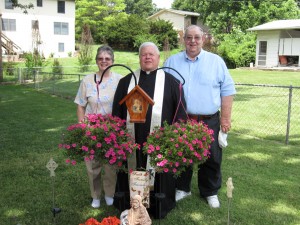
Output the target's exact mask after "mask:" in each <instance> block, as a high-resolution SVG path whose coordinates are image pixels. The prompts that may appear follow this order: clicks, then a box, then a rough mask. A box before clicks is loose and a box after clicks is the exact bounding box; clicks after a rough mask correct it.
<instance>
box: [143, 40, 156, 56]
mask: <svg viewBox="0 0 300 225" xmlns="http://www.w3.org/2000/svg"><path fill="white" fill-rule="evenodd" d="M147 46H152V47H153V48H154V49H155V51H156V52H157V54H158V55H160V52H159V49H158V47H157V46H156V44H154V43H153V42H144V43H142V44H141V46H140V48H139V55H141V51H142V49H143V48H145V47H147Z"/></svg>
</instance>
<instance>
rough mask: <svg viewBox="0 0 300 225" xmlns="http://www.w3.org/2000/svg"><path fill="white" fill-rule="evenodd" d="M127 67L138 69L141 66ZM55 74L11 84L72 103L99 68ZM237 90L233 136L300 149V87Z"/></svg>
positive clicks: (32, 74)
mask: <svg viewBox="0 0 300 225" xmlns="http://www.w3.org/2000/svg"><path fill="white" fill-rule="evenodd" d="M126 66H128V67H130V68H135V67H136V68H138V66H139V65H138V64H134V65H126ZM52 70H53V68H52V67H51V69H50V68H34V70H32V71H28V70H27V69H26V68H18V70H17V71H14V73H12V74H13V76H12V77H13V79H12V80H14V82H18V83H21V84H24V85H27V86H29V87H32V88H35V89H38V90H39V91H44V92H47V93H50V94H53V95H57V96H61V97H64V98H68V99H71V100H72V101H73V100H74V98H75V95H76V93H77V90H78V86H79V84H80V81H81V79H82V78H83V76H85V75H86V74H90V73H94V71H97V67H96V66H91V67H89V68H88V71H86V72H80V68H79V67H78V68H76V67H70V68H68V67H64V68H63V71H61V72H60V73H52ZM112 70H114V71H115V72H117V73H120V74H123V75H126V74H128V73H129V71H128V70H127V69H125V68H121V67H113V68H112ZM133 70H134V69H133ZM236 89H237V95H236V96H235V98H234V104H233V110H232V133H241V134H246V135H249V136H251V137H253V138H262V139H268V140H275V141H279V142H283V143H286V144H292V145H300V87H295V86H275V85H254V84H239V83H237V84H236Z"/></svg>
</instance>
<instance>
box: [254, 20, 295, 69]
mask: <svg viewBox="0 0 300 225" xmlns="http://www.w3.org/2000/svg"><path fill="white" fill-rule="evenodd" d="M248 31H256V32H257V42H256V60H255V65H256V67H278V66H296V67H298V66H300V64H299V57H300V19H295V20H277V21H272V22H269V23H265V24H262V25H259V26H256V27H252V28H249V29H248Z"/></svg>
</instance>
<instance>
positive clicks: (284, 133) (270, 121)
mask: <svg viewBox="0 0 300 225" xmlns="http://www.w3.org/2000/svg"><path fill="white" fill-rule="evenodd" d="M236 89H237V95H236V96H235V99H234V105H233V112H232V127H233V128H232V129H233V131H234V132H237V133H242V134H247V135H249V136H252V137H257V138H264V139H270V140H276V141H280V142H285V143H286V144H293V145H294V144H295V145H296V144H298V145H299V144H300V87H293V86H275V85H254V84H236Z"/></svg>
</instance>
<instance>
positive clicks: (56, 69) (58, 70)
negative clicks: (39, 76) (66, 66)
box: [52, 59, 63, 79]
mask: <svg viewBox="0 0 300 225" xmlns="http://www.w3.org/2000/svg"><path fill="white" fill-rule="evenodd" d="M52 73H53V76H56V75H59V76H58V78H59V79H62V74H63V67H62V66H61V65H60V62H59V60H58V59H54V60H53V65H52Z"/></svg>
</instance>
